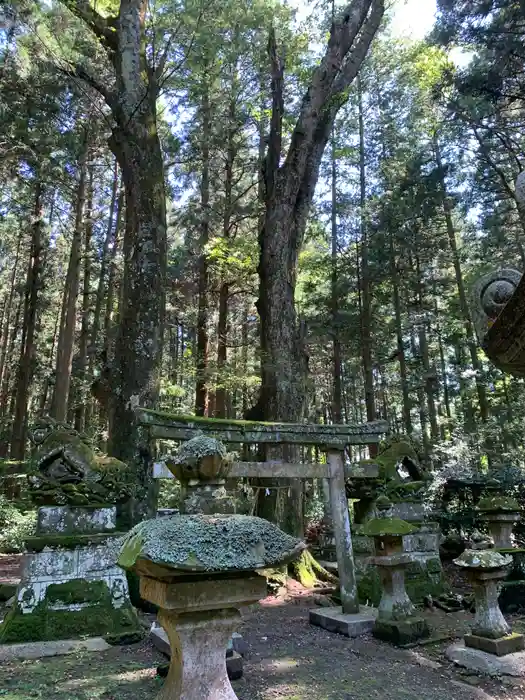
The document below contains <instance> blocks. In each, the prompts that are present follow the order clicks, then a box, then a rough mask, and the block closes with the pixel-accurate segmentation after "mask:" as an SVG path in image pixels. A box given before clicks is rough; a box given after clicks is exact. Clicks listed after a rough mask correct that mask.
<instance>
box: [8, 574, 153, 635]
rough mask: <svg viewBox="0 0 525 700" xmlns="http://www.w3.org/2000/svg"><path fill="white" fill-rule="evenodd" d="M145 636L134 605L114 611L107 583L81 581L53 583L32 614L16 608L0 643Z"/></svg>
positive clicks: (9, 618)
mask: <svg viewBox="0 0 525 700" xmlns="http://www.w3.org/2000/svg"><path fill="white" fill-rule="evenodd" d="M79 603H84V604H85V603H87V604H88V605H87V607H83V608H82V609H80V610H53V609H52V607H53V606H54V605H58V604H68V605H73V604H79ZM137 634H141V628H140V623H139V620H138V618H137V615H136V613H135V611H134V609H133V608H132V607H131V605H130V604H129V603H128V604H124V605H123V606H122V607H120V608H114V607H113V605H112V600H111V593H110V591H109V589H108V587H107V586H106V584H105V583H104V582H103V581H91V582H88V581H84V580H82V579H77V580H74V581H69V582H67V583H64V584H52V585H51V586H49V588H48V589H47V594H46V597H45V599H44V600H43V601H41V602H40V603H39V604H38V605H37V606H36V608H35V609H34V610H33V611H32V612H31V613H26V614H23V613H22V611H21V609H20V608H19V606H18V605H15V606H13V608H11V610H10V611H9V613H8V615H7V617H6V618H5V620H4V622H3V623H2V625H1V626H0V643H2V644H9V643H23V642H42V641H51V640H57V639H81V638H83V637H100V636H102V637H104V636H106V635H110V636H111V637H112V638H113V639H116V638H119V637H122V638H123V639H126V638H128V637H129V635H132V636H134V637H136V635H137Z"/></svg>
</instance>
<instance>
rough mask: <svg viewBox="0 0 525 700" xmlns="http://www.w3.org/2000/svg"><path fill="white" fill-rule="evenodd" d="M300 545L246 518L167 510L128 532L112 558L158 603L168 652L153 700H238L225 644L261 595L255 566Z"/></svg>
mask: <svg viewBox="0 0 525 700" xmlns="http://www.w3.org/2000/svg"><path fill="white" fill-rule="evenodd" d="M304 548H305V545H304V544H303V543H302V542H301V541H300V540H297V539H295V538H294V537H290V536H289V535H287V534H285V533H284V532H282V531H281V530H279V528H277V527H276V526H275V525H272V524H271V523H269V522H268V521H266V520H263V519H261V518H256V517H251V516H246V515H173V516H167V517H163V518H157V519H155V520H147V521H145V522H142V523H140V524H139V525H137V526H136V527H135V528H133V530H131V531H130V532H129V533H128V535H127V537H126V539H125V541H124V544H123V546H122V549H121V552H120V556H119V559H118V563H119V565H120V566H121V567H122V568H124V569H126V570H131V571H134V572H135V573H136V574H137V575H138V576H139V577H140V594H141V596H142V597H143V598H145V599H146V600H149V601H150V602H152V603H154V604H155V605H158V606H159V622H160V624H161V625H162V626H163V627H164V629H165V630H166V632H167V634H168V637H169V641H170V647H171V650H172V653H171V663H170V670H169V673H168V677H167V679H166V682H165V685H164V687H163V689H162V691H161V693H160V695H159V696H158V700H236V697H237V696H236V695H235V693H234V691H233V688H232V687H231V684H230V681H229V680H228V675H227V671H226V648H227V645H228V642H229V640H230V638H231V635H232V632H233V631H234V630H235V628H236V627H237V626H238V624H239V620H240V612H239V608H240V607H241V606H244V605H248V604H251V603H255V602H257V601H258V600H260V599H261V598H263V597H264V596H265V595H266V579H265V578H264V577H263V576H260V575H259V574H257V573H256V572H257V570H259V569H265V568H272V567H277V566H282V565H285V564H287V563H288V562H290V561H292V560H294V559H295V558H297V557H298V556H299V555H300V554H301V552H302V551H303V549H304Z"/></svg>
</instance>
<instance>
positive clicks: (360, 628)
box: [310, 605, 377, 637]
mask: <svg viewBox="0 0 525 700" xmlns="http://www.w3.org/2000/svg"><path fill="white" fill-rule="evenodd" d="M376 617H377V610H376V609H375V608H369V607H367V606H366V605H361V606H359V612H358V613H355V614H353V615H345V614H344V613H343V611H342V609H341V608H319V609H315V610H310V624H311V625H315V626H316V627H322V628H323V629H325V630H328V632H336V633H337V634H343V635H344V636H345V637H359V636H360V635H362V634H368V633H369V632H371V631H372V628H373V626H374V623H375V620H376Z"/></svg>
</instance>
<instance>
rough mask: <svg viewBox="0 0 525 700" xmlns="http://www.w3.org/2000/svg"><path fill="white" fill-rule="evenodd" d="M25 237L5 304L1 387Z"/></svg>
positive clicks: (0, 367)
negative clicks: (19, 263)
mask: <svg viewBox="0 0 525 700" xmlns="http://www.w3.org/2000/svg"><path fill="white" fill-rule="evenodd" d="M22 239H23V236H19V237H18V243H17V245H16V255H15V262H14V265H13V271H12V273H11V283H10V285H9V295H8V297H7V301H6V304H5V312H4V323H3V325H2V345H1V346H0V348H1V349H0V386H1V384H2V379H3V376H4V369H5V363H6V355H7V347H8V342H9V328H10V324H11V314H12V311H13V299H14V295H15V286H16V275H17V272H18V261H19V258H20V247H21V245H22Z"/></svg>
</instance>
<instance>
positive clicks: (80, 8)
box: [61, 0, 117, 51]
mask: <svg viewBox="0 0 525 700" xmlns="http://www.w3.org/2000/svg"><path fill="white" fill-rule="evenodd" d="M61 2H62V4H63V5H65V6H66V7H67V8H68V10H69V11H70V12H72V13H73V14H74V15H75V17H78V18H79V19H81V20H82V21H83V22H85V24H87V26H88V27H89V28H90V29H91V31H92V32H93V34H95V36H96V37H97V38H98V39H100V40H101V42H102V44H104V45H105V47H106V48H109V49H111V50H112V51H115V50H116V49H117V32H116V30H115V26H114V25H115V21H116V20H115V19H114V18H111V19H106V18H105V17H102V15H100V14H99V13H98V12H97V11H96V10H95V9H93V8H92V7H91V5H90V4H89V2H88V0H61Z"/></svg>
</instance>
